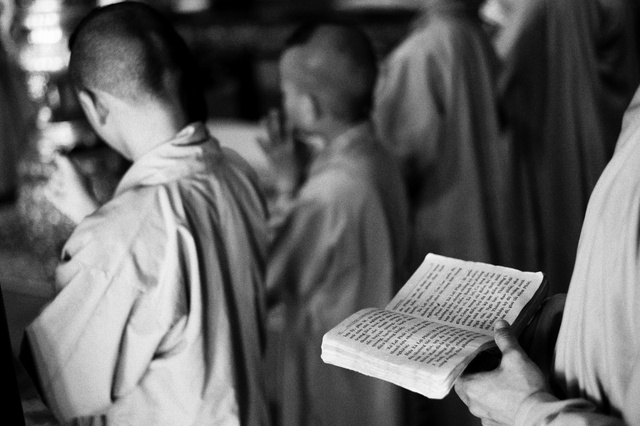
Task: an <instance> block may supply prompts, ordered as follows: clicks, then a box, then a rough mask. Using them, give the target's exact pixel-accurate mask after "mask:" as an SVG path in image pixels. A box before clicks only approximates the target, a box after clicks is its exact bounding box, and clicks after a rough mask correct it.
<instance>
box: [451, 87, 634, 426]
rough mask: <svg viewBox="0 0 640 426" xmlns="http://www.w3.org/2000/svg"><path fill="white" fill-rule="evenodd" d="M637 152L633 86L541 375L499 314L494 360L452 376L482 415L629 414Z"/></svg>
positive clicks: (588, 420)
mask: <svg viewBox="0 0 640 426" xmlns="http://www.w3.org/2000/svg"><path fill="white" fill-rule="evenodd" d="M638 158H640V91H637V92H636V94H635V97H634V98H633V100H632V101H631V105H630V106H629V108H628V109H627V112H626V114H625V116H624V120H623V123H622V133H621V134H620V138H619V139H618V141H617V144H616V149H615V153H614V155H613V158H612V159H611V161H610V162H609V164H608V165H607V167H606V168H605V170H604V172H603V173H602V176H600V179H599V180H598V183H597V184H596V186H595V188H594V190H593V193H592V195H591V199H590V200H589V206H588V207H587V212H586V216H585V221H584V224H583V226H582V233H581V234H580V244H579V246H578V252H577V256H576V263H575V266H574V268H573V276H572V278H571V284H570V286H569V292H568V294H567V299H566V305H565V309H564V313H563V317H562V322H561V325H560V334H559V336H558V338H557V342H556V348H555V359H554V364H553V370H552V371H551V378H550V380H546V379H545V374H544V373H546V372H545V371H541V370H540V369H539V368H538V366H537V365H536V364H534V363H533V362H532V361H531V360H530V359H529V357H528V356H527V354H526V353H525V352H524V351H523V350H522V348H521V347H520V345H519V344H518V342H517V340H516V339H515V337H514V336H513V334H512V333H511V331H510V328H509V324H506V323H504V322H503V321H501V322H499V323H498V324H497V325H496V336H495V339H496V343H497V345H498V347H499V348H500V350H501V351H502V362H501V364H500V366H499V367H498V368H497V369H495V370H493V371H490V372H484V373H477V374H471V375H463V376H461V378H460V379H458V381H457V383H456V392H457V393H458V394H459V395H460V397H461V398H462V399H463V400H464V401H465V402H466V403H467V405H468V406H469V409H470V410H471V412H472V413H473V414H475V415H476V416H478V417H481V418H482V419H483V424H492V425H493V424H495V425H512V424H518V425H569V424H570V425H586V424H589V425H604V424H606V425H623V424H638V419H640V405H639V404H638V401H640V356H639V354H640V340H639V339H638V338H637V336H638V324H640V315H639V314H638V304H639V303H640V260H639V259H640V253H638V250H639V248H638V227H639V225H640V202H639V200H640V167H638ZM552 344H553V342H552Z"/></svg>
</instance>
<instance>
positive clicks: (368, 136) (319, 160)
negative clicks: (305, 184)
mask: <svg viewBox="0 0 640 426" xmlns="http://www.w3.org/2000/svg"><path fill="white" fill-rule="evenodd" d="M373 134H374V133H373V126H372V125H371V123H370V122H369V121H365V122H362V123H359V124H356V125H355V126H353V127H351V128H349V129H347V130H346V131H345V132H344V133H342V134H341V135H340V136H338V137H337V138H335V139H334V140H333V141H331V143H329V144H328V145H327V147H326V148H325V149H323V150H322V151H321V152H319V153H318V154H317V156H316V158H315V159H314V160H313V163H312V165H311V169H310V171H309V174H310V175H315V174H317V173H320V172H321V171H322V170H324V169H326V168H327V167H329V166H330V165H331V164H334V163H336V162H340V161H341V160H342V159H344V158H345V157H346V156H347V154H348V153H350V152H353V151H357V150H359V149H361V148H362V147H364V146H365V145H366V144H368V143H373V139H374V136H373Z"/></svg>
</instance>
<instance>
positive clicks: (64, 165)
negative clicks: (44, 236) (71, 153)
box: [44, 154, 99, 223]
mask: <svg viewBox="0 0 640 426" xmlns="http://www.w3.org/2000/svg"><path fill="white" fill-rule="evenodd" d="M53 164H54V166H55V167H54V171H53V173H52V174H51V177H50V178H49V182H48V184H47V187H46V188H45V190H44V195H45V197H46V198H47V200H48V201H49V202H50V203H51V204H53V206H54V207H56V208H57V209H58V210H60V212H62V213H63V214H65V215H66V216H68V217H69V218H70V219H71V220H72V221H74V222H75V223H80V222H81V221H82V219H84V218H85V217H86V216H88V215H90V214H91V213H93V212H94V211H95V210H96V209H97V208H98V207H99V204H98V202H97V201H96V199H95V198H94V196H93V195H92V192H91V189H90V188H89V184H88V182H87V181H86V179H85V178H84V177H83V176H82V175H81V174H80V173H79V172H78V170H77V169H76V167H75V166H74V165H73V163H72V162H71V160H69V158H68V157H66V156H63V155H60V154H55V155H54V158H53Z"/></svg>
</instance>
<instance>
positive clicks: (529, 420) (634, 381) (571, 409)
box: [515, 355, 640, 426]
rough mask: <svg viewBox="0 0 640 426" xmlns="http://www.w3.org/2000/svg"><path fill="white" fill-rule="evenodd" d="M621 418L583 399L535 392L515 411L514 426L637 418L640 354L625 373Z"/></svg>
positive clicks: (595, 425) (594, 425)
mask: <svg viewBox="0 0 640 426" xmlns="http://www.w3.org/2000/svg"><path fill="white" fill-rule="evenodd" d="M629 374H630V380H629V386H628V388H627V390H626V392H625V402H624V407H622V413H621V415H622V418H619V417H612V416H609V415H605V414H602V413H598V412H597V411H596V410H597V408H596V406H595V405H594V404H593V403H591V402H590V401H587V400H585V399H580V398H576V399H567V400H559V399H557V398H556V397H554V396H553V395H550V394H535V395H532V396H531V397H529V398H528V399H526V400H525V401H524V402H523V404H522V405H521V406H520V408H519V409H518V413H517V414H516V421H515V424H516V426H530V425H549V426H562V425H576V426H580V425H585V426H587V425H588V426H603V425H625V424H635V423H636V422H637V420H638V419H640V404H638V401H640V355H638V358H637V359H636V362H635V364H634V368H633V369H632V371H630V372H629Z"/></svg>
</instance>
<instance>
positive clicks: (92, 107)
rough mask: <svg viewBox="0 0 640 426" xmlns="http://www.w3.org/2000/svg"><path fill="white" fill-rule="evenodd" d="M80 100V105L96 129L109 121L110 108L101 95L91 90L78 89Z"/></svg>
mask: <svg viewBox="0 0 640 426" xmlns="http://www.w3.org/2000/svg"><path fill="white" fill-rule="evenodd" d="M78 101H79V102H80V107H82V110H83V111H84V114H85V115H86V117H87V120H88V121H89V124H91V126H92V127H93V128H94V129H96V130H97V129H100V128H101V127H102V126H104V125H105V124H106V122H107V117H108V116H109V108H107V106H106V104H105V102H104V100H102V99H101V98H100V96H99V95H98V94H96V93H94V92H92V91H90V90H86V89H83V90H80V91H78Z"/></svg>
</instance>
